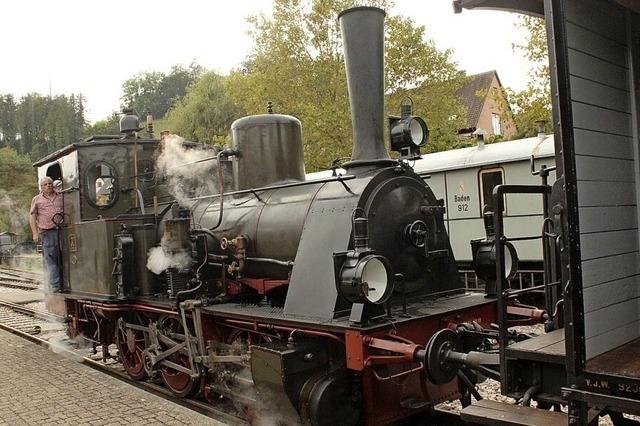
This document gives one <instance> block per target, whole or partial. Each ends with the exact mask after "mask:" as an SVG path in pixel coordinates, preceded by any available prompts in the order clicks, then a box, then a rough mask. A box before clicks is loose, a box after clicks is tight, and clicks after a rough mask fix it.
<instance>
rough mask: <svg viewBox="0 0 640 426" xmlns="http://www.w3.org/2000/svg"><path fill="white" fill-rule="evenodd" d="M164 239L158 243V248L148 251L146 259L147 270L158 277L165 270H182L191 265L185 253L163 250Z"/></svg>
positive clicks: (187, 254) (189, 258)
mask: <svg viewBox="0 0 640 426" xmlns="http://www.w3.org/2000/svg"><path fill="white" fill-rule="evenodd" d="M164 238H165V237H162V241H160V245H159V246H158V247H153V248H152V249H151V250H149V258H148V259H147V269H148V270H150V271H151V272H153V273H154V274H156V275H160V274H161V273H162V272H163V271H165V270H166V269H167V268H177V269H183V268H187V267H188V266H189V265H190V264H191V256H189V253H186V252H179V253H169V252H167V251H165V249H164V247H163V246H164V244H163V242H164Z"/></svg>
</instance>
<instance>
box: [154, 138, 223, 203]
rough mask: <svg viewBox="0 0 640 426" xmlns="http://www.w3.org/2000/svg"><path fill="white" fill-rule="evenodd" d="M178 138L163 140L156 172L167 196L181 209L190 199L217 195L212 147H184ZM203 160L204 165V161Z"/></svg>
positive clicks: (216, 165)
mask: <svg viewBox="0 0 640 426" xmlns="http://www.w3.org/2000/svg"><path fill="white" fill-rule="evenodd" d="M184 142H185V140H184V139H183V138H181V137H180V136H176V135H168V136H165V137H164V138H163V140H162V144H161V151H160V155H159V156H158V158H157V159H156V170H157V172H158V173H159V174H160V175H164V176H165V177H166V183H167V185H168V188H169V192H170V193H171V195H173V196H174V197H175V199H176V201H178V203H179V204H180V205H181V206H183V207H189V205H190V201H189V199H190V198H193V197H200V196H203V195H212V194H218V193H219V189H218V173H217V167H218V164H217V161H216V160H215V159H211V158H212V157H215V150H214V149H212V148H211V147H206V148H205V146H196V147H193V146H191V147H188V146H185V145H184ZM203 160H204V161H203Z"/></svg>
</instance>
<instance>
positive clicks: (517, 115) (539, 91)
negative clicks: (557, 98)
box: [507, 16, 553, 138]
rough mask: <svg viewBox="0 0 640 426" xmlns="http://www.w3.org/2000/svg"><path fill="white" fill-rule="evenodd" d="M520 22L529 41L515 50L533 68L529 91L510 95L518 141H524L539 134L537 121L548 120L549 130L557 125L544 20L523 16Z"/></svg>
mask: <svg viewBox="0 0 640 426" xmlns="http://www.w3.org/2000/svg"><path fill="white" fill-rule="evenodd" d="M518 19H519V20H518V22H517V23H516V27H517V28H518V29H519V30H524V31H525V32H526V34H527V38H526V40H525V43H524V44H521V45H520V44H516V45H514V49H515V50H516V51H519V52H521V53H522V54H523V55H524V57H525V58H527V59H528V60H529V61H531V63H532V64H533V66H532V72H531V73H530V80H529V82H528V83H527V86H526V88H525V89H524V90H522V91H519V92H515V91H513V90H507V93H508V96H509V102H510V103H511V105H512V109H513V112H514V120H515V122H516V127H517V129H518V133H517V137H518V138H524V137H529V136H535V135H536V134H537V126H536V123H535V122H536V121H538V120H545V121H546V122H547V128H549V127H550V126H551V125H552V123H553V119H552V114H551V77H550V74H549V55H548V50H547V34H546V29H545V24H544V20H542V19H540V18H535V17H531V16H520V17H519V18H518Z"/></svg>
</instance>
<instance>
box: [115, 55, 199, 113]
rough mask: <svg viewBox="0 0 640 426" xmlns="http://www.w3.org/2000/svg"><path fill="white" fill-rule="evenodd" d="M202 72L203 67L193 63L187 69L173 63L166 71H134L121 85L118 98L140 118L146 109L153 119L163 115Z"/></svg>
mask: <svg viewBox="0 0 640 426" xmlns="http://www.w3.org/2000/svg"><path fill="white" fill-rule="evenodd" d="M202 72H203V68H202V67H201V66H200V65H197V64H196V63H195V62H194V63H192V64H191V65H189V67H188V68H185V67H183V66H182V65H174V66H173V67H172V68H171V72H170V73H169V74H164V73H162V72H158V71H153V72H144V73H140V74H137V75H135V76H133V77H132V78H130V79H128V80H126V81H125V82H124V83H123V84H122V92H123V94H122V101H123V102H124V104H125V106H126V107H127V108H133V109H134V110H135V111H136V112H137V113H138V115H140V117H141V118H144V116H146V113H147V112H151V114H153V116H154V117H157V118H161V117H164V116H165V114H166V113H167V112H168V111H169V109H170V108H171V107H173V106H174V105H175V104H176V103H177V102H178V101H179V100H180V99H181V98H182V97H183V96H184V95H185V94H186V92H187V87H188V86H189V85H190V84H191V83H193V82H194V81H196V80H197V79H198V77H199V76H200V74H202Z"/></svg>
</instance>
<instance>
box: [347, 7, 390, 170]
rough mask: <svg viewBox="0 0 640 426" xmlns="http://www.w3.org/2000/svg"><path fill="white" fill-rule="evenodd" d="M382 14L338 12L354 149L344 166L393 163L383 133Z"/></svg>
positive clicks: (358, 9)
mask: <svg viewBox="0 0 640 426" xmlns="http://www.w3.org/2000/svg"><path fill="white" fill-rule="evenodd" d="M384 16H385V13H384V11H383V10H382V9H378V8H375V7H354V8H351V9H347V10H344V11H342V12H341V13H340V14H339V15H338V20H339V21H340V29H341V31H342V43H343V46H344V63H345V69H346V72H347V86H348V89H349V105H350V106H351V121H352V126H353V152H352V154H351V161H350V162H348V163H346V164H345V165H344V167H345V168H349V167H354V166H360V165H370V164H380V163H391V162H393V160H391V159H390V158H389V154H388V153H387V150H386V148H385V146H384V136H383V135H384V133H383V125H384Z"/></svg>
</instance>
